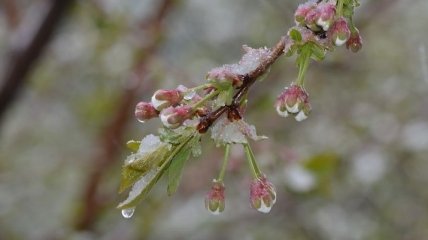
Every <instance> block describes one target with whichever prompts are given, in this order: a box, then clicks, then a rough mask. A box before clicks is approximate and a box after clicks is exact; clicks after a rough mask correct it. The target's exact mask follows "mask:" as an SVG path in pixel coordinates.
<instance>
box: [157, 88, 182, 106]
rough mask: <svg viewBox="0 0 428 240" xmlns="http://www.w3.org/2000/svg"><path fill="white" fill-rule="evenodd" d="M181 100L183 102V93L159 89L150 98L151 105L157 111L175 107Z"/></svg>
mask: <svg viewBox="0 0 428 240" xmlns="http://www.w3.org/2000/svg"><path fill="white" fill-rule="evenodd" d="M181 100H183V93H182V92H181V91H180V90H178V89H172V90H167V89H160V90H157V91H156V92H155V93H154V94H153V96H152V104H153V106H154V107H155V108H156V110H158V111H160V110H162V109H164V108H167V107H169V106H174V105H177V104H179V103H180V102H181Z"/></svg>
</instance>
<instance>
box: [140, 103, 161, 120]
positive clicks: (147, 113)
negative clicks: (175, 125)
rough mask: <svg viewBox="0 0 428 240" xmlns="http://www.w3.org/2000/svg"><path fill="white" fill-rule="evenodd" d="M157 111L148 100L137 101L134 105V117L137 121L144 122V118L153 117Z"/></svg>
mask: <svg viewBox="0 0 428 240" xmlns="http://www.w3.org/2000/svg"><path fill="white" fill-rule="evenodd" d="M158 115H159V112H158V111H157V110H156V109H155V107H154V106H153V104H151V103H148V102H139V103H137V105H136V106H135V117H136V118H137V120H138V121H140V122H144V121H146V120H149V119H152V118H155V117H157V116H158Z"/></svg>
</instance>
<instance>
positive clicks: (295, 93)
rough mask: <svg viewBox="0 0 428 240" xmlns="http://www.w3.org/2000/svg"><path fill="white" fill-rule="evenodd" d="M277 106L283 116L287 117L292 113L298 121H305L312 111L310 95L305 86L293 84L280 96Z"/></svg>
mask: <svg viewBox="0 0 428 240" xmlns="http://www.w3.org/2000/svg"><path fill="white" fill-rule="evenodd" d="M275 108H276V111H277V112H278V114H279V115H280V116H282V117H287V116H288V115H290V114H291V115H294V118H295V119H296V120H297V121H299V122H300V121H303V120H305V119H306V118H307V117H308V114H309V112H310V111H311V105H310V104H309V95H308V93H307V92H306V91H305V89H304V88H303V87H301V86H299V85H296V84H292V85H291V86H290V87H287V88H285V89H284V91H283V92H282V93H281V94H280V95H279V96H278V98H277V100H276V104H275Z"/></svg>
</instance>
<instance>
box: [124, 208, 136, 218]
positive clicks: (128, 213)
mask: <svg viewBox="0 0 428 240" xmlns="http://www.w3.org/2000/svg"><path fill="white" fill-rule="evenodd" d="M134 211H135V208H127V209H122V216H123V217H124V218H131V217H132V215H134Z"/></svg>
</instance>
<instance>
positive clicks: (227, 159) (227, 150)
mask: <svg viewBox="0 0 428 240" xmlns="http://www.w3.org/2000/svg"><path fill="white" fill-rule="evenodd" d="M229 152H230V144H226V148H225V150H224V158H223V164H222V165H221V170H220V174H219V175H218V178H217V180H218V181H219V182H223V179H224V174H225V173H226V168H227V162H228V161H229Z"/></svg>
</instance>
